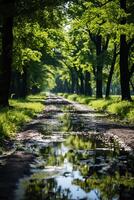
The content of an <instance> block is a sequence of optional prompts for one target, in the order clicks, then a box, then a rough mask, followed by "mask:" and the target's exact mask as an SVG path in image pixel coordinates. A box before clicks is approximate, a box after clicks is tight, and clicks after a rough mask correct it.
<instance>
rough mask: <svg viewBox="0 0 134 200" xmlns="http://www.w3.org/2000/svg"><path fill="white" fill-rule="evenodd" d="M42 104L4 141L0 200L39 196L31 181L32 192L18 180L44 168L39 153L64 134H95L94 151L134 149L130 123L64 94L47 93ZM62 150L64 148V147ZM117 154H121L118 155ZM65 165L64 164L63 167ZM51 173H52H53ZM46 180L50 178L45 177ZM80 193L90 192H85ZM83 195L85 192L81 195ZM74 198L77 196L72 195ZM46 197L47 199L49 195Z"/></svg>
mask: <svg viewBox="0 0 134 200" xmlns="http://www.w3.org/2000/svg"><path fill="white" fill-rule="evenodd" d="M44 104H45V109H44V111H43V113H42V114H40V115H38V117H37V118H36V119H34V120H33V121H32V122H30V123H28V124H27V125H26V126H25V127H24V128H23V130H22V131H21V132H20V133H18V134H17V136H16V138H15V139H14V140H12V141H10V142H9V143H7V144H6V145H7V147H8V148H7V149H8V152H5V154H3V155H1V156H0V177H1V178H0V199H1V200H21V199H25V198H24V196H25V194H26V195H27V198H26V199H28V200H30V199H35V200H36V199H39V198H41V196H40V192H39V193H38V191H36V188H35V187H34V186H33V185H32V190H35V191H32V192H31V193H30V189H29V190H28V189H26V188H23V189H22V185H21V181H24V179H25V178H24V177H28V179H27V182H28V181H29V177H30V176H31V174H34V173H35V172H36V173H37V172H38V171H39V170H42V169H43V170H44V169H46V167H45V166H46V162H47V161H45V162H44V160H43V155H40V154H41V152H44V151H46V150H44V149H46V148H48V147H51V146H52V144H53V145H54V144H56V145H57V143H59V142H60V143H61V142H63V141H64V137H66V135H67V134H68V133H71V134H77V135H85V137H87V135H90V136H91V137H92V135H94V136H93V137H97V139H95V144H92V142H91V144H90V148H91V149H92V148H93V146H94V148H95V151H98V150H101V151H103V153H104V151H105V150H107V148H112V149H114V150H112V151H115V149H116V148H117V149H118V152H119V151H121V152H122V151H126V152H133V150H134V126H133V125H131V126H128V125H122V124H119V123H113V122H112V121H110V120H109V119H108V118H107V114H102V113H100V112H97V111H95V110H93V109H91V108H89V107H87V106H85V105H82V104H79V103H76V102H72V101H69V100H66V99H65V98H63V97H57V96H54V95H51V96H48V97H47V98H46V100H45V101H44ZM59 133H60V134H59ZM92 140H94V139H91V141H92ZM96 140H97V142H96ZM71 142H72V141H71ZM82 144H83V143H82V142H78V144H76V146H77V148H79V149H81V148H84V147H82ZM100 144H101V145H100ZM64 145H65V144H64ZM66 145H67V144H66ZM84 145H85V146H86V148H87V146H88V145H89V144H88V139H87V141H86V142H85V144H83V146H84ZM103 145H104V146H103ZM54 146H55V145H54ZM74 146H75V144H74ZM58 148H59V147H58ZM60 148H61V147H60ZM60 150H61V149H60ZM64 151H67V150H65V149H64ZM116 152H117V151H116ZM49 153H50V152H49ZM49 153H47V154H46V153H45V156H46V157H47V155H48V154H49ZM103 153H102V155H103ZM51 156H52V155H51ZM62 156H63V155H62ZM119 157H120V158H121V155H120V156H119ZM45 159H46V158H45ZM47 159H48V160H49V166H50V165H51V166H52V165H54V164H53V162H54V161H52V160H50V155H49V157H48V158H47ZM53 159H55V158H53ZM116 159H117V158H116ZM107 162H108V161H107ZM110 162H111V161H109V162H108V164H109V163H110ZM117 163H118V162H117ZM101 164H102V161H101ZM103 164H104V163H103ZM105 164H106V163H105ZM66 165H67V164H66ZM109 166H111V168H110V170H112V166H113V163H112V165H111V164H109ZM67 167H68V165H67V166H66V168H67ZM105 167H106V166H105ZM51 169H52V168H51ZM54 169H55V171H54V173H56V175H57V173H59V168H58V169H57V168H54ZM105 169H106V168H105ZM48 171H49V172H48ZM48 171H47V176H48V174H49V173H50V168H49V170H48ZM57 171H58V172H57ZM131 171H133V169H131ZM40 173H41V172H40ZM43 173H44V171H43ZM45 173H46V172H45ZM51 173H52V171H51ZM62 173H63V171H62ZM65 173H68V172H66V171H64V174H65ZM35 175H36V174H35ZM35 175H34V178H33V179H32V181H31V182H30V183H32V184H33V182H34V181H33V180H35V179H37V180H39V178H37V177H36V178H35ZM45 176H46V174H45ZM49 176H50V174H49ZM51 177H53V176H52V174H51ZM51 179H52V178H51ZM53 179H54V178H53ZM47 180H49V178H48V177H47ZM36 184H37V181H36ZM26 185H28V184H26ZM29 185H30V184H29ZM40 185H41V184H40ZM50 185H51V184H50ZM71 186H72V185H71ZM25 187H26V186H25ZM29 187H30V186H29ZM72 187H73V186H72ZM33 188H34V189H33ZM51 189H52V188H50V190H51ZM34 192H35V193H34ZM51 192H52V191H51ZM24 193H25V194H24ZM37 193H38V194H37ZM128 193H130V197H129V198H127V199H131V196H132V194H131V191H129V192H128ZM35 194H36V195H35ZM32 195H33V196H32ZM47 195H50V194H47ZM72 195H74V193H72ZM83 195H89V194H87V193H84V194H83ZM33 197H34V198H33ZM84 197H85V196H82V198H84ZM75 198H76V196H75V197H74V198H72V199H75ZM47 199H50V196H49V197H48V198H47ZM53 199H58V198H53ZM67 199H69V198H67ZM76 199H77V198H76Z"/></svg>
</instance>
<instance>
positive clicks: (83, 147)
mask: <svg viewBox="0 0 134 200" xmlns="http://www.w3.org/2000/svg"><path fill="white" fill-rule="evenodd" d="M111 143H112V146H111V147H112V149H113V150H111V148H109V147H108V146H106V147H105V146H104V144H101V141H100V139H99V137H98V136H97V135H89V136H86V135H68V136H67V138H66V140H65V141H64V142H52V143H51V144H50V146H48V147H44V148H41V150H40V153H41V156H42V158H43V159H42V160H43V161H44V160H45V165H44V163H43V167H42V168H40V170H44V171H42V172H43V173H39V172H38V173H35V174H33V175H32V176H31V177H30V178H29V179H28V180H27V181H24V184H23V185H24V187H25V195H24V196H25V198H24V199H23V200H31V199H32V200H38V199H42V200H45V199H47V200H49V199H55V200H60V199H64V200H66V199H68V200H71V199H73V198H71V195H72V193H73V187H77V188H80V190H82V191H84V194H86V195H87V199H88V195H90V193H91V192H92V191H96V195H97V194H100V196H101V197H100V196H98V200H99V199H103V200H113V199H123V198H124V195H128V198H126V196H125V198H124V199H127V200H130V198H131V197H132V188H133V186H134V178H132V174H131V171H128V168H131V169H133V164H132V160H133V158H131V157H130V156H128V153H127V152H123V151H121V150H120V149H119V147H118V145H116V144H113V141H111ZM102 146H103V148H102ZM113 147H114V148H113ZM116 147H117V150H116ZM70 166H71V167H70ZM68 169H69V170H68ZM76 172H78V174H79V175H77V177H76V176H75V173H76ZM58 179H60V180H62V181H63V182H64V181H65V182H67V179H70V183H69V184H70V187H66V188H65V187H62V185H63V184H59V182H58ZM62 181H61V182H62ZM123 190H124V191H125V193H123ZM129 194H130V196H131V197H130V196H129ZM129 197H130V198H129ZM84 198H85V197H84ZM84 198H83V199H84ZM85 199H86V198H85ZM94 199H95V198H94ZM73 200H74V199H73Z"/></svg>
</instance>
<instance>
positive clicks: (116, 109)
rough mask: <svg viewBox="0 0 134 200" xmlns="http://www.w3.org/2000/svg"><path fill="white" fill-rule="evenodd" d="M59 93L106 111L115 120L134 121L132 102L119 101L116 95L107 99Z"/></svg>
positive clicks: (133, 105) (133, 104)
mask: <svg viewBox="0 0 134 200" xmlns="http://www.w3.org/2000/svg"><path fill="white" fill-rule="evenodd" d="M59 95H62V96H63V97H65V98H67V99H69V100H71V101H77V102H79V103H82V104H86V105H88V106H91V107H92V108H94V109H95V110H97V111H101V112H108V113H109V114H110V116H111V117H114V118H113V119H115V120H118V119H119V120H123V121H124V122H126V123H132V124H133V123H134V102H129V101H121V98H120V97H119V96H118V95H117V96H111V97H110V98H109V99H96V98H95V97H89V96H85V95H78V94H67V93H65V94H62V93H60V94H59ZM132 99H134V97H132Z"/></svg>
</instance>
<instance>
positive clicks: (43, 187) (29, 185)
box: [23, 178, 70, 200]
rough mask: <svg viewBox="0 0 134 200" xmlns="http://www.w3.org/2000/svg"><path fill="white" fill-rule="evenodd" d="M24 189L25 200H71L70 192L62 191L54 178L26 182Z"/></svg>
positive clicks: (67, 190)
mask: <svg viewBox="0 0 134 200" xmlns="http://www.w3.org/2000/svg"><path fill="white" fill-rule="evenodd" d="M24 188H25V197H24V198H23V200H50V199H55V200H59V199H64V200H67V199H70V190H69V189H66V190H62V188H61V187H58V185H57V182H56V180H54V179H53V178H50V179H31V180H29V181H27V182H26V181H25V184H24Z"/></svg>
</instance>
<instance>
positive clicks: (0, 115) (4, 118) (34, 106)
mask: <svg viewBox="0 0 134 200" xmlns="http://www.w3.org/2000/svg"><path fill="white" fill-rule="evenodd" d="M43 101H44V95H43V94H40V95H30V96H28V97H27V98H26V99H17V100H13V99H11V100H10V105H11V107H10V108H1V109H0V141H1V142H2V141H3V139H7V138H12V137H14V136H15V135H16V132H17V131H19V130H20V129H21V128H22V126H23V125H24V124H25V123H27V122H30V121H31V119H33V118H34V117H36V116H37V114H38V113H40V112H42V111H43V109H44V105H43Z"/></svg>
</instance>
